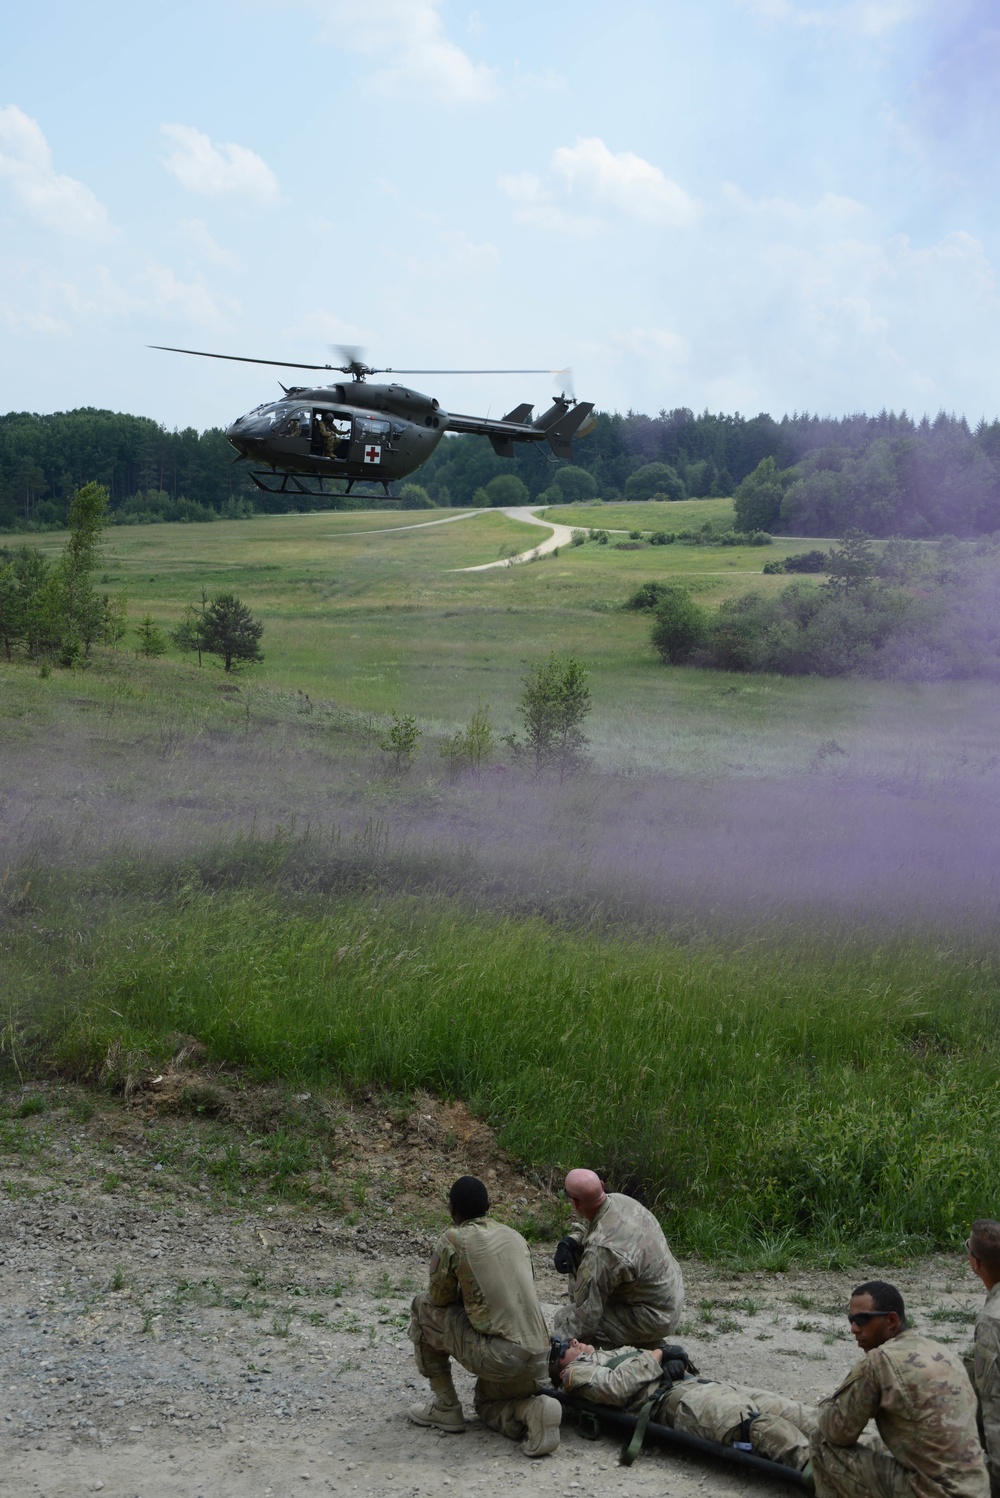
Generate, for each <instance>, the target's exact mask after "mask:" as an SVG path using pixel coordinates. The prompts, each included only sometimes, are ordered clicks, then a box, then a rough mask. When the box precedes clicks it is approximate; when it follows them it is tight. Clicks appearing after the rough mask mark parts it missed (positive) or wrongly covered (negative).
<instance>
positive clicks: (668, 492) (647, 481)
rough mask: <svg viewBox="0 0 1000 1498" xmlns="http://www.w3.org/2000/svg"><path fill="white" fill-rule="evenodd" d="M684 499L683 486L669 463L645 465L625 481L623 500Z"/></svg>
mask: <svg viewBox="0 0 1000 1498" xmlns="http://www.w3.org/2000/svg"><path fill="white" fill-rule="evenodd" d="M654 496H655V497H656V498H657V499H666V500H675V499H683V498H684V484H683V483H682V481H681V478H680V476H679V474H678V472H677V470H676V468H672V467H671V465H670V464H669V463H645V464H644V465H643V466H642V468H637V469H636V471H635V473H633V474H630V475H629V477H628V478H627V479H626V480H625V498H626V499H632V500H636V499H638V500H647V499H653V498H654Z"/></svg>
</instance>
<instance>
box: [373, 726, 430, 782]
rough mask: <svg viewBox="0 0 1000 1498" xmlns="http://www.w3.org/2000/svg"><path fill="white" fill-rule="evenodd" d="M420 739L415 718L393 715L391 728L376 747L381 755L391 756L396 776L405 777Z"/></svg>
mask: <svg viewBox="0 0 1000 1498" xmlns="http://www.w3.org/2000/svg"><path fill="white" fill-rule="evenodd" d="M419 739H420V729H419V728H418V727H417V720H416V718H410V717H407V716H406V715H404V714H400V713H393V715H392V727H391V728H390V729H389V732H388V733H387V734H386V736H385V738H384V739H379V743H378V746H379V748H380V749H381V750H382V753H383V754H391V755H392V761H393V763H392V768H393V769H394V770H395V772H396V774H397V775H405V774H406V773H407V771H408V770H409V768H410V766H411V764H412V763H413V755H414V752H415V750H416V747H417V743H418V742H419Z"/></svg>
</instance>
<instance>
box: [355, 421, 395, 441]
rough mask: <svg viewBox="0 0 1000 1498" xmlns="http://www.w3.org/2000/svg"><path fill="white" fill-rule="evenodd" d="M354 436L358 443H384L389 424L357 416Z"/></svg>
mask: <svg viewBox="0 0 1000 1498" xmlns="http://www.w3.org/2000/svg"><path fill="white" fill-rule="evenodd" d="M355 435H356V436H357V439H358V441H359V442H373V441H374V442H385V441H387V440H388V437H389V423H388V422H387V421H375V420H373V419H372V418H371V417H368V416H359V417H358V420H357V430H356V433H355Z"/></svg>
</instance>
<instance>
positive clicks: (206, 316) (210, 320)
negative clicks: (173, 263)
mask: <svg viewBox="0 0 1000 1498" xmlns="http://www.w3.org/2000/svg"><path fill="white" fill-rule="evenodd" d="M135 284H136V286H137V288H138V302H139V305H140V307H142V308H143V310H148V311H150V312H155V313H159V314H160V315H161V316H163V317H168V318H170V319H175V318H180V319H182V320H183V321H184V322H189V323H195V324H197V325H198V326H199V327H206V328H216V327H219V326H220V325H221V324H222V323H224V322H225V314H224V312H223V310H222V308H221V307H220V305H219V302H220V301H224V302H225V303H226V306H227V308H228V309H229V310H231V311H237V310H238V306H237V304H236V303H235V302H234V301H233V299H232V298H230V297H226V298H220V297H218V296H217V295H214V294H213V293H212V292H211V291H210V290H209V288H208V287H207V286H206V285H205V283H204V282H203V281H202V280H200V279H196V280H194V281H182V280H181V279H180V278H179V277H178V276H175V275H174V272H173V271H172V270H171V269H170V267H169V266H166V265H157V264H156V263H155V261H150V262H149V264H148V265H147V266H146V269H145V270H144V271H143V272H142V273H141V274H140V275H138V276H136V277H135Z"/></svg>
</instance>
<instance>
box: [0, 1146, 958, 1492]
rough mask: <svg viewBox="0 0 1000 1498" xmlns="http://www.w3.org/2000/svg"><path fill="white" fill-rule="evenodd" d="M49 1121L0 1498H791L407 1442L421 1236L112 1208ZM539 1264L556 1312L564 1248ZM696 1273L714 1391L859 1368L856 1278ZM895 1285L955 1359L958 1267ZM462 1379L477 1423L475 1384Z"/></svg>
mask: <svg viewBox="0 0 1000 1498" xmlns="http://www.w3.org/2000/svg"><path fill="white" fill-rule="evenodd" d="M47 1127H48V1130H49V1132H48V1135H47V1155H46V1157H45V1158H46V1161H47V1164H46V1165H45V1168H44V1170H43V1169H42V1167H41V1166H40V1164H39V1158H38V1156H37V1155H36V1156H31V1155H25V1154H24V1152H23V1151H22V1152H20V1153H16V1152H15V1153H6V1154H4V1155H3V1156H0V1165H2V1183H3V1194H2V1195H0V1282H2V1286H3V1296H4V1303H5V1304H6V1306H7V1315H6V1317H5V1318H4V1321H3V1326H2V1335H0V1390H2V1396H0V1413H2V1415H3V1419H2V1422H0V1424H2V1427H3V1437H2V1443H3V1460H2V1464H0V1465H2V1470H0V1494H9V1495H12V1498H13V1495H17V1498H22V1495H36V1494H40V1495H44V1498H79V1495H83V1494H86V1493H92V1492H101V1493H103V1494H105V1495H106V1498H167V1495H170V1498H174V1495H176V1498H182V1495H183V1498H197V1495H204V1498H209V1495H212V1498H230V1495H232V1498H237V1495H239V1498H244V1495H246V1498H251V1495H252V1498H288V1495H291V1494H296V1493H298V1494H308V1493H309V1492H310V1491H313V1490H315V1489H319V1490H320V1491H330V1492H334V1493H338V1494H341V1493H342V1494H362V1495H379V1498H380V1495H383V1494H384V1495H387V1498H388V1495H392V1498H397V1495H399V1498H402V1495H436V1498H443V1495H445V1494H448V1493H450V1492H455V1493H459V1492H460V1493H462V1494H466V1493H470V1494H479V1493H483V1494H485V1493H487V1492H489V1493H491V1494H492V1493H497V1492H502V1493H511V1492H526V1493H538V1494H545V1495H549V1494H552V1495H560V1498H585V1495H590V1494H595V1495H596V1494H598V1493H599V1494H602V1495H603V1494H612V1495H614V1494H619V1493H621V1494H626V1493H634V1494H647V1493H648V1494H650V1495H652V1494H654V1493H655V1494H657V1495H669V1498H693V1495H696V1494H706V1493H708V1494H719V1495H730V1494H737V1493H753V1494H758V1495H759V1498H770V1495H772V1494H773V1495H775V1498H777V1495H779V1494H781V1493H789V1492H794V1491H795V1489H792V1488H788V1487H786V1486H785V1485H784V1484H772V1483H771V1482H769V1481H768V1480H766V1479H761V1478H758V1477H756V1476H748V1475H746V1474H743V1475H741V1474H739V1473H738V1472H737V1471H736V1470H735V1469H732V1468H726V1467H720V1466H717V1465H714V1464H711V1463H701V1462H697V1461H694V1460H692V1459H689V1458H684V1457H678V1456H677V1455H673V1454H670V1453H669V1452H667V1451H662V1450H656V1449H649V1450H647V1451H645V1452H643V1454H642V1455H641V1456H640V1458H639V1460H638V1461H637V1463H636V1464H635V1466H634V1467H632V1468H631V1469H629V1470H628V1471H625V1470H624V1469H621V1468H619V1467H618V1466H617V1465H616V1459H617V1447H616V1444H615V1442H614V1441H613V1440H612V1439H611V1438H605V1439H602V1440H601V1441H599V1442H596V1443H594V1442H587V1441H584V1440H583V1439H582V1438H581V1437H580V1436H579V1435H578V1434H577V1433H576V1431H575V1430H573V1429H568V1430H566V1431H565V1432H564V1439H563V1442H562V1445H561V1448H560V1450H559V1452H558V1453H557V1454H556V1455H555V1456H553V1457H548V1458H545V1459H543V1460H541V1461H534V1462H532V1461H529V1460H528V1459H526V1458H525V1457H524V1456H523V1455H522V1454H521V1452H520V1451H519V1449H518V1448H517V1447H516V1446H515V1445H513V1444H512V1443H510V1442H508V1441H506V1440H505V1439H504V1438H503V1437H501V1436H498V1435H495V1434H494V1433H493V1432H491V1431H489V1430H486V1429H485V1428H483V1427H481V1426H480V1425H479V1424H478V1423H477V1422H475V1421H471V1422H470V1425H469V1429H468V1431H467V1433H466V1434H465V1435H464V1436H461V1437H455V1436H445V1435H441V1434H438V1433H437V1432H434V1431H429V1430H425V1429H421V1428H418V1427H415V1426H413V1425H410V1424H408V1422H407V1421H406V1420H405V1418H404V1415H403V1411H404V1409H405V1406H406V1405H407V1403H409V1402H411V1401H413V1400H415V1399H417V1398H421V1397H423V1395H424V1392H425V1389H426V1385H425V1384H424V1382H423V1380H421V1379H419V1378H418V1376H417V1375H416V1372H415V1370H414V1366H413V1359H412V1353H411V1348H410V1344H409V1342H408V1340H407V1337H406V1325H407V1320H408V1307H409V1301H410V1298H411V1296H412V1294H413V1292H414V1291H415V1290H416V1289H418V1288H421V1287H422V1285H423V1283H424V1279H425V1274H426V1267H425V1266H426V1261H427V1256H428V1251H429V1247H430V1243H431V1241H432V1236H431V1233H430V1232H429V1231H427V1230H425V1229H423V1228H421V1227H419V1226H418V1227H413V1226H408V1227H400V1226H396V1225H394V1224H393V1223H391V1222H389V1221H387V1220H386V1218H385V1216H384V1215H381V1216H376V1215H375V1214H373V1215H372V1216H371V1217H364V1218H362V1219H361V1220H359V1221H355V1222H354V1223H353V1225H349V1224H348V1223H347V1222H346V1221H345V1220H344V1219H343V1218H337V1217H334V1216H332V1215H326V1214H324V1215H320V1216H317V1215H316V1214H315V1212H314V1211H313V1210H312V1209H307V1208H303V1207H301V1206H300V1207H294V1208H293V1207H288V1206H284V1205H282V1204H280V1203H278V1204H276V1205H274V1206H272V1207H267V1206H264V1205H261V1206H260V1207H259V1208H258V1207H257V1205H256V1203H255V1206H254V1208H253V1209H252V1210H249V1211H248V1210H247V1209H246V1205H245V1204H242V1203H241V1204H240V1205H238V1206H236V1205H233V1203H232V1202H227V1201H224V1200H221V1199H218V1198H216V1199H213V1198H212V1196H211V1193H210V1192H206V1191H204V1190H199V1189H198V1188H197V1187H194V1188H192V1187H191V1186H189V1185H188V1186H185V1187H184V1188H183V1189H181V1183H177V1188H176V1189H175V1190H166V1189H164V1186H165V1183H164V1182H163V1181H162V1180H161V1179H159V1178H157V1180H156V1182H155V1188H154V1186H153V1185H150V1186H149V1187H148V1188H147V1187H144V1186H143V1185H142V1183H141V1182H135V1181H133V1182H132V1183H131V1184H130V1185H129V1187H128V1189H127V1191H126V1190H118V1191H109V1190H108V1189H107V1186H106V1184H105V1185H104V1187H103V1188H102V1184H101V1181H102V1176H103V1177H104V1179H105V1182H106V1175H105V1172H106V1168H107V1153H106V1151H107V1142H106V1139H104V1140H102V1139H101V1138H100V1137H98V1136H97V1135H95V1134H94V1133H93V1132H92V1131H87V1130H81V1129H80V1127H79V1125H74V1126H73V1127H72V1131H71V1132H70V1126H69V1125H67V1134H66V1137H65V1139H64V1140H60V1137H59V1136H58V1130H57V1131H56V1132H55V1133H53V1126H52V1125H51V1123H50V1124H49V1125H48V1126H47ZM8 1142H9V1140H8ZM116 1150H117V1156H116V1158H118V1159H119V1161H120V1162H122V1163H121V1165H120V1168H121V1169H122V1170H123V1171H127V1168H128V1159H127V1151H124V1150H123V1147H122V1146H121V1145H120V1144H119V1145H118V1146H116ZM60 1161H62V1162H63V1163H62V1164H60V1163H59V1162H60ZM152 1169H155V1167H152ZM457 1173H460V1172H457ZM522 1200H523V1198H522ZM498 1205H501V1206H502V1204H500V1203H498ZM533 1253H534V1257H535V1262H536V1271H537V1277H538V1281H539V1289H540V1293H541V1296H542V1299H543V1303H544V1304H546V1305H547V1306H548V1307H549V1308H551V1307H552V1306H554V1304H555V1303H556V1301H557V1300H558V1298H559V1296H560V1291H561V1281H560V1279H559V1277H558V1276H557V1275H555V1273H554V1272H553V1271H552V1269H551V1267H550V1261H549V1254H550V1253H551V1247H546V1246H544V1245H537V1246H536V1247H535V1248H534V1249H533ZM876 1268H877V1266H872V1272H874V1271H875V1270H876ZM684 1270H685V1278H686V1281H687V1285H688V1320H687V1323H686V1325H685V1327H684V1328H683V1340H684V1342H685V1344H686V1346H687V1347H688V1349H689V1352H690V1353H691V1355H692V1357H693V1358H694V1360H695V1362H696V1363H697V1364H698V1365H699V1367H700V1368H701V1370H702V1372H703V1373H705V1374H710V1375H711V1374H714V1375H718V1376H720V1377H729V1378H732V1379H734V1380H741V1379H743V1380H746V1379H752V1380H753V1381H754V1382H755V1383H757V1384H761V1385H764V1386H772V1387H776V1388H779V1389H782V1390H787V1391H788V1392H790V1393H793V1394H795V1395H797V1396H799V1397H803V1398H807V1399H812V1398H815V1397H817V1396H819V1395H820V1394H822V1393H823V1392H824V1391H826V1390H829V1389H830V1388H832V1387H833V1386H834V1385H835V1384H836V1382H837V1381H838V1380H839V1378H840V1377H841V1375H842V1374H843V1373H844V1372H845V1370H846V1369H847V1368H848V1366H849V1365H850V1363H851V1362H852V1361H853V1357H852V1353H853V1342H851V1341H850V1340H849V1338H848V1336H847V1327H846V1320H845V1318H844V1316H843V1307H844V1305H845V1301H846V1296H847V1294H848V1293H849V1290H850V1288H851V1284H852V1282H854V1281H855V1280H856V1278H857V1276H852V1275H830V1274H805V1273H789V1274H785V1275H770V1276H768V1275H762V1274H743V1275H734V1274H731V1273H729V1272H723V1271H713V1270H711V1269H707V1268H705V1267H704V1266H703V1265H699V1264H694V1263H686V1264H685V1265H684ZM866 1272H867V1271H866ZM889 1277H890V1278H894V1279H895V1280H896V1282H897V1283H899V1284H900V1287H901V1288H902V1290H903V1292H904V1295H905V1296H906V1298H907V1301H908V1304H909V1305H910V1307H911V1309H912V1310H915V1311H916V1313H917V1316H916V1319H917V1321H918V1324H920V1325H921V1327H922V1329H924V1330H926V1331H929V1332H931V1333H932V1334H936V1335H939V1336H941V1337H942V1338H943V1339H945V1340H951V1341H956V1342H958V1343H960V1344H961V1345H962V1347H963V1348H964V1346H965V1345H966V1344H967V1343H968V1341H969V1328H970V1326H971V1322H972V1321H973V1320H974V1318H975V1311H976V1306H977V1304H978V1300H979V1296H978V1295H977V1293H976V1291H977V1288H978V1287H977V1286H976V1285H975V1283H974V1282H971V1281H970V1280H969V1279H968V1277H967V1275H966V1273H965V1270H964V1265H963V1262H962V1260H961V1257H960V1255H956V1257H955V1258H954V1260H951V1259H948V1260H945V1259H941V1260H932V1261H925V1262H923V1263H920V1264H917V1265H913V1266H911V1267H910V1268H908V1269H907V1270H905V1271H902V1272H898V1273H896V1274H891V1273H890V1274H889ZM456 1381H457V1382H458V1384H459V1388H460V1392H461V1393H462V1394H463V1397H464V1398H465V1401H466V1409H467V1411H468V1412H471V1380H470V1379H468V1378H467V1377H466V1376H464V1375H463V1374H462V1373H461V1372H459V1375H458V1378H457V1380H456Z"/></svg>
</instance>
